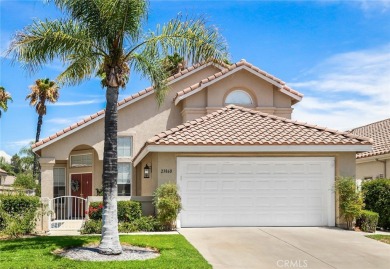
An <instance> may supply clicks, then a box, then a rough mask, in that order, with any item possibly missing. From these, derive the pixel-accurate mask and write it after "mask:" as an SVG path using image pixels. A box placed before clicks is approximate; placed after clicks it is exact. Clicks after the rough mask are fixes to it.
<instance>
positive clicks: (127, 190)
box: [117, 163, 132, 196]
mask: <svg viewBox="0 0 390 269" xmlns="http://www.w3.org/2000/svg"><path fill="white" fill-rule="evenodd" d="M131 178H132V169H131V163H118V181H117V184H118V196H130V195H131Z"/></svg>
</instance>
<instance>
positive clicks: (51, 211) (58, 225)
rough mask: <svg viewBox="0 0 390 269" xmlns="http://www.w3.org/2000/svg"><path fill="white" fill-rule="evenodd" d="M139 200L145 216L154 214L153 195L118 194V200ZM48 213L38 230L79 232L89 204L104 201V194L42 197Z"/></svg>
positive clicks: (86, 216)
mask: <svg viewBox="0 0 390 269" xmlns="http://www.w3.org/2000/svg"><path fill="white" fill-rule="evenodd" d="M128 200H132V201H137V202H140V203H141V208H142V214H143V215H144V216H149V215H154V214H155V208H154V206H153V196H118V197H117V201H128ZM41 201H42V204H43V205H44V208H46V210H44V211H46V213H47V214H42V216H41V219H40V221H38V223H37V230H38V231H42V232H48V233H49V234H56V235H59V234H62V233H63V234H69V233H71V234H73V233H75V234H78V233H80V230H81V228H82V226H83V224H84V222H85V221H86V220H87V219H88V213H87V212H88V210H89V205H90V203H92V202H103V196H88V197H87V198H82V197H78V196H59V197H55V198H52V199H50V198H41Z"/></svg>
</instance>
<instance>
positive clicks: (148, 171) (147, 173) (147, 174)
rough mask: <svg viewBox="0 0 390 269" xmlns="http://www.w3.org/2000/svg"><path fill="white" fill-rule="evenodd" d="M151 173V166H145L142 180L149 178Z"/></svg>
mask: <svg viewBox="0 0 390 269" xmlns="http://www.w3.org/2000/svg"><path fill="white" fill-rule="evenodd" d="M151 173H152V165H150V166H149V165H148V164H146V165H145V167H144V178H150V174H151Z"/></svg>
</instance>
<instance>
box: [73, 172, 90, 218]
mask: <svg viewBox="0 0 390 269" xmlns="http://www.w3.org/2000/svg"><path fill="white" fill-rule="evenodd" d="M70 184H71V186H70V189H71V196H76V197H81V198H84V199H86V198H87V197H88V196H92V174H91V173H89V174H72V175H71V183H70ZM73 200H74V201H73V210H72V212H73V214H72V215H73V217H80V216H84V212H85V210H87V209H86V208H85V207H84V200H82V199H73Z"/></svg>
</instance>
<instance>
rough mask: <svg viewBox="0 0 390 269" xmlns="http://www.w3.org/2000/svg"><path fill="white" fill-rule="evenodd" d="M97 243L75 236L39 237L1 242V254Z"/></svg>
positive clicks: (93, 239) (94, 239) (91, 239)
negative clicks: (3, 252)
mask: <svg viewBox="0 0 390 269" xmlns="http://www.w3.org/2000/svg"><path fill="white" fill-rule="evenodd" d="M94 241H97V239H96V238H85V237H75V236H37V237H33V238H19V239H10V240H4V241H0V252H2V251H17V250H21V249H23V250H27V249H53V250H54V249H58V248H69V247H77V246H82V245H84V244H87V243H91V242H94Z"/></svg>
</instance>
